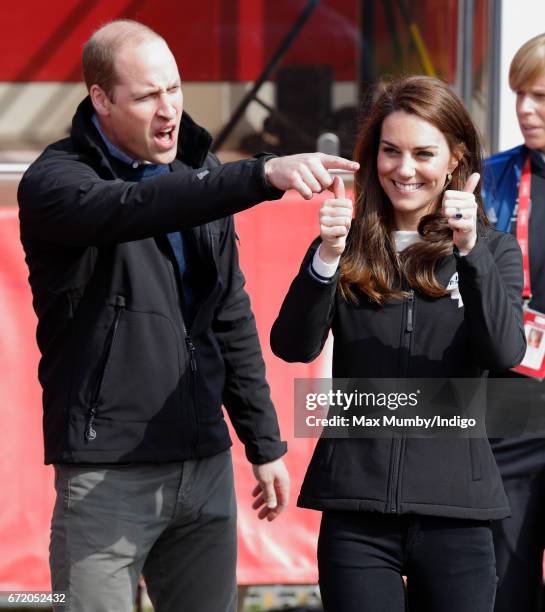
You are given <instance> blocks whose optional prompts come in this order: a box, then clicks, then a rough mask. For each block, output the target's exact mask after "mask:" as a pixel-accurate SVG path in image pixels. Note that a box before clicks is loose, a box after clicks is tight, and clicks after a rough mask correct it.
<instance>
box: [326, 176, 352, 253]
mask: <svg viewBox="0 0 545 612" xmlns="http://www.w3.org/2000/svg"><path fill="white" fill-rule="evenodd" d="M329 189H330V191H332V192H333V195H334V196H335V197H334V198H330V199H328V200H324V203H323V204H322V207H321V208H320V237H321V238H322V244H321V245H320V259H321V260H322V261H324V262H325V263H334V262H335V261H337V259H338V258H339V257H340V255H342V254H343V252H344V249H345V247H346V237H347V236H348V230H349V229H350V224H351V223H352V210H353V205H352V200H350V199H349V198H347V197H346V196H345V191H344V183H343V180H342V178H341V177H340V176H336V177H335V178H334V179H333V183H332V185H331V187H330V188H329Z"/></svg>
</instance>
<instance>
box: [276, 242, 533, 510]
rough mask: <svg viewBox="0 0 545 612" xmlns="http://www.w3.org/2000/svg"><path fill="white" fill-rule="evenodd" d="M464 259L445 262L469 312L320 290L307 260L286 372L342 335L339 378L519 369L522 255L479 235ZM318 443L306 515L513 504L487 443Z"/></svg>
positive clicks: (417, 299)
mask: <svg viewBox="0 0 545 612" xmlns="http://www.w3.org/2000/svg"><path fill="white" fill-rule="evenodd" d="M480 234H481V235H480V236H479V239H478V241H477V243H476V245H475V247H474V248H473V249H472V251H471V252H470V253H469V254H468V255H467V256H466V257H460V256H459V255H457V254H455V255H454V254H453V255H452V256H450V257H447V258H445V259H443V260H442V261H441V262H440V263H439V265H438V268H437V270H436V276H437V278H438V279H439V281H440V282H441V283H442V284H443V285H444V286H445V287H446V286H447V285H448V282H449V280H450V279H451V278H452V276H453V275H454V274H455V272H458V275H459V289H460V293H461V296H462V299H463V306H462V307H459V303H458V300H457V299H452V297H451V295H446V296H444V297H441V298H429V297H426V296H424V295H421V294H419V293H418V292H412V293H410V294H409V297H408V298H407V299H405V300H391V301H390V302H388V303H386V304H385V305H384V306H383V307H380V306H377V305H375V304H374V303H373V302H371V301H370V300H369V299H368V298H367V297H366V296H364V295H363V294H360V300H359V303H358V304H353V303H350V302H347V301H345V300H344V299H343V298H342V297H341V295H340V292H339V291H338V288H337V284H338V273H337V275H335V276H334V277H333V278H332V279H331V280H329V281H326V282H320V281H319V280H318V279H317V278H316V277H315V276H314V275H313V274H312V272H311V271H310V262H311V261H312V257H313V255H314V251H315V250H316V248H317V246H318V244H319V240H318V241H315V242H314V243H313V245H312V246H311V248H310V250H309V252H308V253H307V255H306V257H305V259H304V261H303V264H302V266H301V269H300V271H299V274H298V275H297V276H296V278H295V280H294V281H293V283H292V285H291V287H290V289H289V291H288V294H287V296H286V298H285V300H284V303H283V305H282V308H281V310H280V314H279V315H278V318H277V320H276V322H275V323H274V326H273V328H272V332H271V346H272V349H273V351H274V353H275V354H276V355H278V356H279V357H281V358H282V359H284V360H286V361H290V362H293V361H302V362H309V361H312V360H313V359H314V358H315V357H317V356H318V355H319V353H320V351H321V350H322V347H323V345H324V342H325V340H326V338H327V335H328V332H329V330H330V329H331V330H332V332H333V336H334V344H333V377H334V378H405V377H407V378H475V377H481V376H483V375H485V371H486V370H488V369H490V368H500V369H505V368H509V367H512V366H513V365H516V364H517V363H519V362H520V360H522V358H523V356H524V351H525V338H524V330H523V325H522V311H521V298H520V295H521V286H522V266H521V255H520V249H519V247H518V244H517V243H516V241H515V239H514V238H513V237H512V236H510V235H508V234H503V233H501V232H497V231H493V230H482V231H481V232H480ZM396 433H397V432H395V433H392V436H391V437H389V438H384V437H382V438H361V439H355V438H347V439H341V438H337V439H333V438H320V440H318V443H317V445H316V449H315V452H314V455H313V457H312V460H311V463H310V466H309V468H308V471H307V474H306V477H305V480H304V483H303V486H302V490H301V494H300V496H299V500H298V504H299V505H300V506H303V507H307V508H314V509H317V510H330V509H332V510H367V511H376V512H382V513H393V514H405V513H417V514H423V515H435V516H448V517H454V518H456V517H460V518H470V519H497V518H502V517H505V516H507V515H508V514H509V507H508V502H507V499H506V497H505V493H504V491H503V486H502V483H501V479H500V476H499V473H498V470H497V467H496V464H495V462H494V458H493V456H492V452H491V450H490V446H489V444H488V441H487V440H486V438H443V437H441V438H414V437H407V436H405V435H400V434H399V433H397V435H396Z"/></svg>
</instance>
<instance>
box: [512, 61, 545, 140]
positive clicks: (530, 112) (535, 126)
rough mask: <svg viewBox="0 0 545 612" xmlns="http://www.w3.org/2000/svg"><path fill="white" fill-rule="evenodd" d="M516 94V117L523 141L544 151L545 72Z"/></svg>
mask: <svg viewBox="0 0 545 612" xmlns="http://www.w3.org/2000/svg"><path fill="white" fill-rule="evenodd" d="M515 93H516V94H517V119H518V120H519V126H520V131H521V132H522V136H523V137H524V143H525V144H526V146H527V147H529V148H530V149H540V150H541V151H545V72H544V73H543V74H542V75H541V76H540V77H539V78H538V79H536V80H535V81H534V82H533V83H532V84H531V85H526V86H525V87H521V88H520V89H518V90H517V91H516V92H515Z"/></svg>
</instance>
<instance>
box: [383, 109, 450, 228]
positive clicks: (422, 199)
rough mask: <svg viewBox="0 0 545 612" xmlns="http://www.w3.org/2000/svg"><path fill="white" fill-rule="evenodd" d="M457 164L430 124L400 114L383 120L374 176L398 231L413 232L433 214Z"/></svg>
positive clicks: (445, 142) (417, 118) (399, 112)
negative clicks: (384, 194) (424, 219)
mask: <svg viewBox="0 0 545 612" xmlns="http://www.w3.org/2000/svg"><path fill="white" fill-rule="evenodd" d="M457 163H458V162H457V159H456V157H455V156H454V155H453V154H452V153H451V151H450V148H449V146H448V143H447V139H446V138H445V136H444V135H443V133H442V132H440V131H439V130H438V129H437V128H436V127H435V126H434V125H432V124H431V123H428V122H427V121H425V120H424V119H421V118H420V117H418V116H417V115H413V114H409V113H406V112H404V111H396V112H395V113H392V114H391V115H388V117H386V119H385V120H384V121H383V123H382V130H381V134H380V143H379V150H378V157H377V173H378V179H379V182H380V184H381V186H382V188H383V189H384V191H385V193H386V195H387V196H388V198H389V200H390V202H391V203H392V206H393V208H394V218H395V222H396V227H397V229H398V230H416V228H417V227H418V223H419V221H420V219H421V218H422V217H423V216H424V215H426V214H428V213H430V212H432V211H433V210H434V208H435V204H436V202H437V201H438V199H439V197H440V195H441V193H442V191H443V188H444V186H445V181H446V177H447V174H448V173H449V172H452V171H453V170H454V169H455V168H456V166H457Z"/></svg>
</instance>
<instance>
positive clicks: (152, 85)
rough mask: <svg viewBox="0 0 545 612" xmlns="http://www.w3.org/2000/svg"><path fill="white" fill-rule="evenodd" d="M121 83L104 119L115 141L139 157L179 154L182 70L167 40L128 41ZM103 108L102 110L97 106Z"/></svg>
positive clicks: (167, 158)
mask: <svg viewBox="0 0 545 612" xmlns="http://www.w3.org/2000/svg"><path fill="white" fill-rule="evenodd" d="M115 68H116V77H117V79H116V85H115V86H114V88H113V92H112V99H111V100H109V99H107V98H105V102H104V109H105V110H104V113H103V112H100V110H99V111H98V112H99V118H100V122H101V125H102V126H103V129H104V130H105V133H106V135H107V136H108V138H109V139H110V140H111V142H112V143H113V144H114V145H115V146H116V147H118V148H119V149H121V150H122V151H123V152H125V153H127V154H128V155H130V156H131V157H133V158H135V159H138V160H146V161H149V162H153V163H156V164H168V163H170V162H171V161H173V160H174V158H175V157H176V150H177V145H178V133H179V129H180V119H181V116H182V109H183V96H182V89H181V83H180V75H179V74H178V67H177V66H176V60H175V59H174V56H173V55H172V53H171V52H170V49H169V48H168V46H167V45H166V43H165V42H164V41H162V40H160V39H151V40H147V41H145V42H142V43H140V44H127V45H126V46H125V47H123V48H122V49H121V50H120V51H119V52H118V54H117V56H116V59H115ZM97 110H98V109H97Z"/></svg>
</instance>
